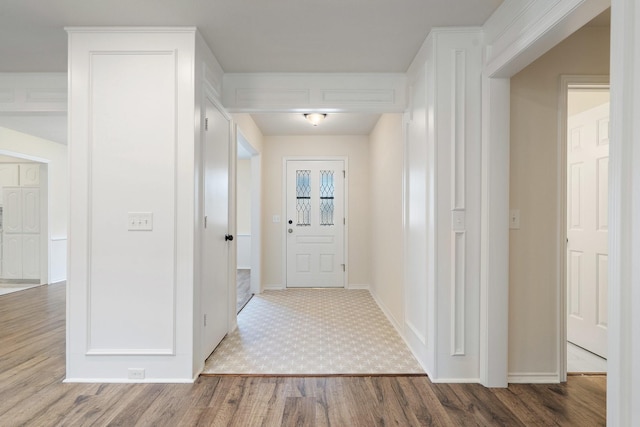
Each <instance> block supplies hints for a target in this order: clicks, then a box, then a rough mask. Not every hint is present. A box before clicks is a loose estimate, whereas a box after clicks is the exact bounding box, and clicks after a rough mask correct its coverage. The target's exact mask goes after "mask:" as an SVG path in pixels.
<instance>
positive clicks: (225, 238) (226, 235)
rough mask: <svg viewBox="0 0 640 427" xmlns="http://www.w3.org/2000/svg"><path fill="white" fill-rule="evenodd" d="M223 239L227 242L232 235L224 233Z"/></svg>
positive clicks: (231, 238)
mask: <svg viewBox="0 0 640 427" xmlns="http://www.w3.org/2000/svg"><path fill="white" fill-rule="evenodd" d="M224 240H226V241H227V242H229V241H231V240H233V236H232V235H231V234H225V236H224Z"/></svg>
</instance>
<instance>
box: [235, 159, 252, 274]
mask: <svg viewBox="0 0 640 427" xmlns="http://www.w3.org/2000/svg"><path fill="white" fill-rule="evenodd" d="M236 177H237V181H236V191H237V198H236V203H237V210H238V215H237V217H238V222H237V228H236V236H237V241H238V243H237V245H238V246H237V247H238V266H237V267H238V268H251V237H252V236H251V211H252V207H251V159H238V163H237V166H236Z"/></svg>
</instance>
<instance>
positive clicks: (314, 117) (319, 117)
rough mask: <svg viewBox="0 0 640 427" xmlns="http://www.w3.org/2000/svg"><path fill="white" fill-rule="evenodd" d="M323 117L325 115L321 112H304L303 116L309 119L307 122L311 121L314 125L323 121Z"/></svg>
mask: <svg viewBox="0 0 640 427" xmlns="http://www.w3.org/2000/svg"><path fill="white" fill-rule="evenodd" d="M325 117H327V115H326V114H321V113H310V114H305V115H304V118H305V119H307V120H308V121H309V123H311V124H312V125H314V126H318V124H319V123H320V122H321V121H323V120H324V119H325Z"/></svg>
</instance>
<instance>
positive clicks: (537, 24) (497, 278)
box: [480, 0, 623, 387]
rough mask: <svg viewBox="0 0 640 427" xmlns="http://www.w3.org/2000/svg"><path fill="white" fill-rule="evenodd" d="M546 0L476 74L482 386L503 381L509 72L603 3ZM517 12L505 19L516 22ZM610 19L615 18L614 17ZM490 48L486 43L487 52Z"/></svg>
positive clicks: (532, 4)
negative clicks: (479, 141) (478, 77)
mask: <svg viewBox="0 0 640 427" xmlns="http://www.w3.org/2000/svg"><path fill="white" fill-rule="evenodd" d="M621 1H623V0H619V2H621ZM546 3H551V2H542V1H540V2H529V3H528V4H527V5H525V6H523V7H524V8H526V9H525V10H528V9H532V10H533V9H535V8H536V7H541V8H542V7H546V8H547V9H545V10H544V11H541V10H538V11H535V12H531V15H532V19H531V22H527V27H526V28H525V29H523V30H522V31H519V32H518V31H515V32H511V31H503V32H502V33H501V34H500V35H498V36H497V39H500V37H503V39H502V40H498V44H499V48H500V50H499V51H498V52H499V53H498V54H497V55H494V56H493V58H491V59H490V60H489V61H488V62H487V63H485V66H484V70H483V73H482V74H483V75H482V169H481V170H482V184H481V186H482V213H481V233H480V234H481V242H480V244H481V255H480V257H481V259H480V288H481V290H480V382H481V383H482V384H483V385H485V386H487V387H506V386H507V382H508V365H509V360H508V359H509V347H508V335H509V332H508V326H509V228H508V227H509V218H508V213H509V177H510V170H509V168H510V158H509V149H510V129H509V124H510V106H511V98H510V96H511V92H510V81H511V77H512V76H514V75H515V74H517V73H518V72H519V71H520V70H522V69H523V68H525V67H526V66H528V65H529V64H531V63H532V62H533V61H535V60H536V59H538V58H539V57H540V56H541V55H543V54H544V53H545V52H547V51H548V50H549V49H551V48H553V47H554V46H556V45H557V44H558V43H560V42H561V41H562V40H564V39H565V38H566V37H567V36H568V35H570V34H572V33H573V32H574V31H576V30H578V29H579V28H580V27H582V26H583V25H584V24H586V23H587V22H589V21H590V20H591V19H593V18H594V17H595V16H597V15H598V14H599V13H600V12H602V10H603V9H605V8H606V6H607V4H606V3H607V1H606V0H604V1H603V0H571V1H568V0H567V1H564V2H553V4H552V5H548V6H547V5H546ZM516 7H517V6H516ZM507 13H508V12H507ZM522 16H524V15H518V17H517V18H513V17H512V18H510V19H514V21H513V22H516V21H517V20H518V19H520V18H521V17H522ZM490 21H491V20H489V21H487V22H490ZM497 21H498V22H499V21H500V18H498V19H497ZM513 22H512V23H513ZM612 22H614V23H615V19H614V18H612ZM613 28H614V26H613V24H612V29H613ZM509 30H510V28H509ZM492 47H493V46H488V50H487V52H488V53H489V54H491V51H492ZM610 200H611V199H610ZM613 220H615V219H613ZM614 267H615V266H614ZM610 285H611V280H610ZM558 288H560V286H559V285H558ZM610 289H611V288H610ZM558 292H560V290H558ZM610 292H611V291H610ZM559 305H560V302H559ZM558 310H559V307H558ZM558 328H560V326H559V325H558ZM559 373H560V371H558V374H559Z"/></svg>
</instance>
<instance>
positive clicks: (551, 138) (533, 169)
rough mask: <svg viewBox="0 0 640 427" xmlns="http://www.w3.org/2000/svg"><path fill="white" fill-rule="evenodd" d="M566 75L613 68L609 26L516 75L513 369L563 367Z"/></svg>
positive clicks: (534, 372)
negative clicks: (562, 108)
mask: <svg viewBox="0 0 640 427" xmlns="http://www.w3.org/2000/svg"><path fill="white" fill-rule="evenodd" d="M561 74H585V75H589V74H591V75H594V74H595V75H606V74H609V31H608V29H607V28H584V29H582V30H579V31H578V32H576V33H574V34H573V35H571V36H570V37H569V38H567V39H566V40H565V41H563V42H562V43H560V44H559V45H558V46H556V47H554V48H553V49H551V50H550V51H549V52H547V53H546V54H545V55H543V56H542V57H540V58H539V59H538V60H536V61H535V62H533V63H532V64H531V65H529V66H528V67H526V68H525V69H523V70H522V71H521V72H519V73H518V74H516V75H515V76H513V77H512V78H511V148H510V152H511V165H510V169H511V178H510V195H509V197H510V207H511V209H519V210H520V229H519V230H511V231H510V241H509V248H510V254H509V375H510V376H511V377H517V376H520V377H522V376H526V377H530V378H531V379H532V380H533V379H534V378H535V377H546V378H556V379H557V376H558V375H559V373H558V366H559V365H558V363H559V361H558V354H559V352H558V343H559V335H558V334H559V331H558V330H557V325H558V317H557V314H558V309H557V307H558V303H559V301H558V287H559V283H558V275H559V274H560V272H561V271H562V266H561V265H560V259H561V254H560V253H559V252H558V246H559V233H560V227H561V223H562V222H561V218H560V217H559V209H560V206H559V203H561V202H562V201H561V200H560V199H559V197H560V195H559V192H560V190H561V188H562V187H563V186H564V185H566V184H565V183H564V182H561V181H562V179H561V177H560V176H559V175H558V172H559V170H558V164H559V163H558V162H559V161H560V160H559V147H558V108H559V96H560V85H559V81H560V80H559V79H560V75H561Z"/></svg>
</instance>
